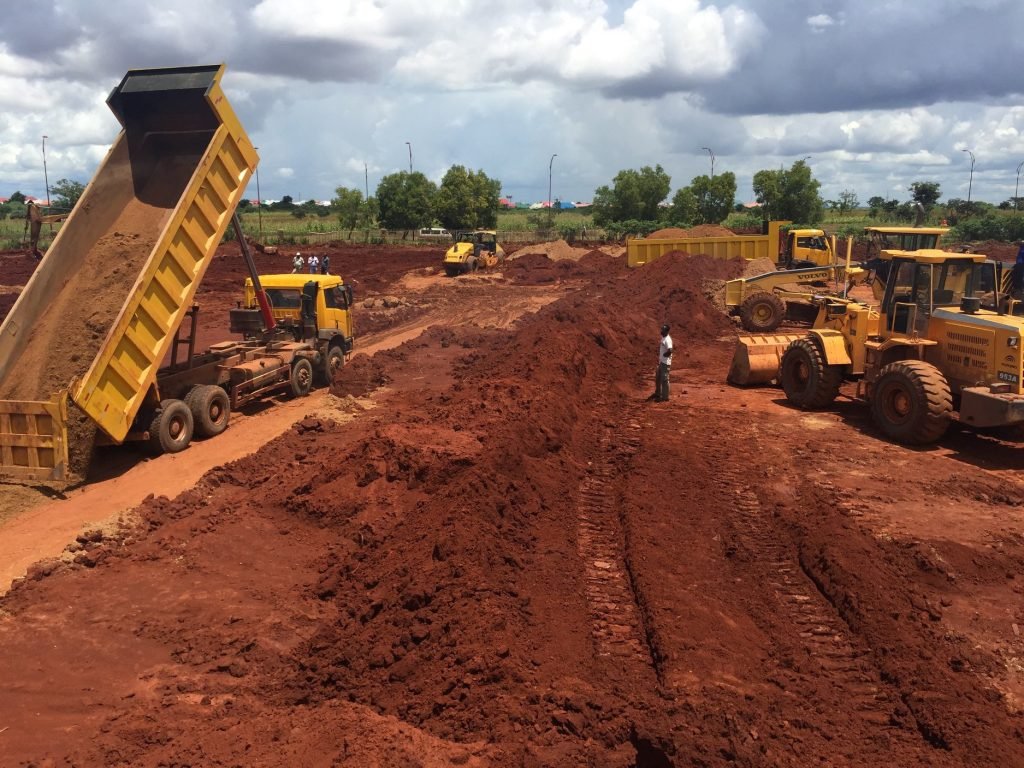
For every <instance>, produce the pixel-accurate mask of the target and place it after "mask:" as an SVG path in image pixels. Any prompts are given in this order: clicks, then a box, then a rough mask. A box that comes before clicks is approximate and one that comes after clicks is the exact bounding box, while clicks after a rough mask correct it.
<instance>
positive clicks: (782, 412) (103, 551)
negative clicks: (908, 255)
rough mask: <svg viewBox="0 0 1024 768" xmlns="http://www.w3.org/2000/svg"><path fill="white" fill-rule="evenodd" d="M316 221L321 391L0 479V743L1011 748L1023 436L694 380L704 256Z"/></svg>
mask: <svg viewBox="0 0 1024 768" xmlns="http://www.w3.org/2000/svg"><path fill="white" fill-rule="evenodd" d="M316 250H317V252H318V254H319V255H321V256H323V254H324V253H329V254H330V258H331V267H332V271H335V272H338V273H340V274H342V275H343V276H345V277H346V279H350V280H351V282H352V283H353V285H354V287H355V291H356V296H357V310H358V313H357V324H358V329H359V339H358V342H357V349H358V351H359V353H358V354H357V355H356V356H355V357H353V359H351V360H350V361H349V363H348V364H347V365H346V367H345V369H344V370H343V371H342V373H341V375H340V376H339V378H338V379H337V380H336V381H335V383H334V385H333V388H332V390H331V391H330V392H328V391H326V390H318V391H315V392H314V393H313V394H312V395H311V396H310V397H308V398H304V399H299V400H287V399H281V400H279V401H272V402H269V403H267V404H265V405H263V406H260V407H257V408H254V409H251V410H247V411H246V412H244V413H242V414H237V415H236V416H235V417H233V422H232V426H231V428H230V429H229V430H228V431H227V432H226V433H225V434H223V435H221V436H219V437H217V438H215V439H213V440H210V441H206V442H197V443H195V444H193V445H192V446H191V447H190V448H189V449H188V450H187V451H185V452H183V453H181V454H178V455H174V456H163V457H159V458H148V457H146V455H145V454H144V453H143V452H142V451H140V450H139V449H136V448H129V447H121V448H111V449H102V451H101V453H100V454H98V456H97V459H96V463H95V465H94V466H95V467H96V471H95V472H94V474H93V477H92V479H91V482H90V483H89V484H86V485H85V486H83V487H81V488H77V489H71V490H68V491H67V492H65V493H64V494H62V496H63V498H59V497H58V498H52V499H48V498H43V497H41V496H40V495H39V494H38V492H36V491H32V490H29V489H23V488H19V487H17V486H0V495H2V496H3V497H4V501H3V502H2V504H0V518H2V521H0V590H7V592H6V594H5V595H4V596H3V597H2V598H0V648H2V649H3V652H2V653H0V765H2V766H40V767H41V766H94V765H104V766H154V767H155V766H268V767H269V766H325V767H326V766H340V765H344V766H446V765H465V766H484V765H494V766H576V765H590V766H618V767H622V768H625V767H627V766H641V767H643V768H662V767H663V766H726V765H740V766H809V765H820V766H883V765H884V766H894V765H895V766H989V765H991V766H1024V715H1022V712H1024V638H1022V637H1021V627H1022V626H1024V601H1022V591H1024V516H1022V513H1021V510H1022V505H1024V483H1022V481H1021V473H1020V470H1021V469H1022V468H1024V443H1016V442H1012V441H1011V440H1009V439H1008V438H1007V437H1006V436H1004V435H996V434H980V433H976V432H970V431H966V430H962V429H959V428H956V427H954V428H953V429H952V430H951V431H950V433H949V435H948V436H947V437H945V438H944V439H943V440H942V441H941V442H940V443H939V444H938V445H937V446H934V447H928V448H919V449H914V448H906V447H901V446H897V445H893V444H891V443H888V442H886V441H884V440H883V439H882V438H881V437H880V435H879V434H878V432H877V431H876V430H875V428H874V427H873V426H872V424H871V421H870V417H869V413H868V409H866V408H865V407H864V406H863V405H862V404H861V403H859V402H857V401H855V400H853V399H852V394H853V392H852V391H845V390H844V396H843V397H842V398H841V399H840V400H839V401H838V402H837V403H836V404H835V405H834V407H831V408H829V409H827V410H825V411H822V412H816V413H806V412H801V411H798V410H795V409H793V408H791V407H789V406H788V405H787V404H786V402H785V399H784V397H783V396H782V393H781V391H780V390H778V389H776V388H772V387H760V388H750V389H738V388H734V387H730V386H728V385H727V384H726V383H725V373H726V371H727V369H728V365H729V361H730V358H731V355H732V350H733V344H734V339H735V336H736V333H737V330H736V326H735V324H734V322H733V321H731V320H730V319H728V318H726V317H725V316H724V315H723V314H722V313H721V312H719V311H717V310H716V309H715V307H714V305H713V304H712V303H711V302H710V301H709V300H708V297H707V296H706V293H707V290H706V289H707V287H708V285H714V284H715V282H714V281H719V280H722V279H724V278H727V277H730V276H732V275H735V274H739V273H740V271H741V265H740V264H738V263H733V262H725V261H714V260H710V259H706V258H700V257H698V258H688V257H684V256H679V255H670V256H666V257H664V258H662V259H660V260H659V261H657V262H655V263H653V264H650V265H647V266H645V267H643V268H642V269H639V270H632V271H631V270H628V269H627V268H626V267H625V265H624V263H623V259H622V258H621V257H617V256H612V255H609V254H608V253H604V252H600V251H594V252H590V253H586V254H585V255H582V258H577V257H579V256H580V255H581V253H582V252H581V251H574V252H572V253H569V252H568V251H565V249H562V250H563V251H565V252H563V253H561V254H560V255H567V256H571V258H564V259H554V260H553V259H552V258H549V257H548V256H544V255H533V254H531V246H523V247H522V248H520V250H519V251H518V252H517V253H516V255H517V256H518V258H516V259H515V260H513V261H511V262H509V263H508V264H507V265H506V266H505V267H504V268H503V270H502V271H501V272H493V273H486V272H484V273H477V274H473V275H467V276H462V277H458V278H454V279H452V278H446V277H444V275H443V273H442V272H440V270H439V268H438V267H439V264H440V258H441V253H442V251H443V249H441V248H425V249H416V248H392V249H390V250H386V251H385V250H383V249H380V248H375V247H372V246H365V247H363V246H359V247H356V246H346V247H331V248H321V249H316ZM535 250H542V249H535ZM544 252H546V253H551V249H550V248H549V249H547V250H546V251H544ZM291 255H292V253H290V252H289V253H287V254H281V255H278V256H274V257H267V256H258V259H259V260H260V264H259V266H260V269H261V271H265V272H274V271H285V270H287V269H288V264H289V262H290V257H291ZM552 255H555V254H554V253H552ZM33 263H34V262H32V261H31V260H30V259H28V258H27V257H24V256H21V255H18V254H0V285H3V286H11V287H12V288H11V290H9V291H8V293H7V294H5V293H4V292H3V291H4V289H3V288H0V300H3V299H4V298H5V296H6V295H9V294H10V293H12V292H16V287H17V286H18V285H21V284H23V283H24V281H25V280H26V279H27V277H28V275H29V274H30V273H31V265H32V264H33ZM244 274H245V272H244V268H243V266H242V263H241V259H240V258H239V257H238V252H237V249H236V248H233V247H230V246H228V247H225V248H223V249H222V250H221V252H220V254H219V255H218V257H217V258H216V259H215V260H214V262H213V265H212V266H211V268H210V271H209V273H208V275H207V278H206V279H205V280H204V284H203V287H202V289H201V293H200V295H199V297H198V303H199V304H200V305H201V306H202V311H201V313H200V323H201V324H200V334H199V336H200V340H201V342H202V341H205V342H212V341H219V340H222V339H223V338H226V310H227V308H228V307H230V306H233V305H234V302H235V301H236V300H237V299H238V298H239V297H240V285H241V282H242V280H243V278H244ZM663 322H668V323H670V324H671V326H672V335H673V338H674V340H675V344H676V349H677V353H676V360H675V364H674V367H673V371H672V396H671V399H670V401H669V402H667V403H654V402H650V401H649V400H648V396H649V395H650V393H651V391H652V390H653V373H654V363H655V362H656V354H657V342H658V335H657V329H658V327H659V326H660V325H661V324H662V323H663Z"/></svg>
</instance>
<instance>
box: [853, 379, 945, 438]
mask: <svg viewBox="0 0 1024 768" xmlns="http://www.w3.org/2000/svg"><path fill="white" fill-rule="evenodd" d="M952 411H953V396H952V394H951V393H950V391H949V383H948V382H947V381H946V377H945V376H943V375H942V373H941V372H940V371H939V369H938V368H936V367H935V366H934V365H931V364H930V363H925V362H923V361H921V360H900V361H898V362H895V363H889V365H887V366H885V367H884V368H883V369H882V370H881V372H880V373H879V375H878V380H877V381H876V382H875V387H874V390H873V392H872V395H871V415H872V416H873V417H874V420H875V424H877V425H878V428H879V429H881V430H882V432H884V433H885V435H886V437H889V438H890V439H892V440H895V441H896V442H898V443H906V444H907V445H925V444H927V443H934V442H935V441H936V440H938V439H939V438H940V437H942V436H943V435H944V434H945V433H946V429H948V428H949V420H950V417H951V415H952Z"/></svg>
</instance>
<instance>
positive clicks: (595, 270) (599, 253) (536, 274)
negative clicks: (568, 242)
mask: <svg viewBox="0 0 1024 768" xmlns="http://www.w3.org/2000/svg"><path fill="white" fill-rule="evenodd" d="M625 271H626V265H625V262H624V261H623V260H622V259H617V258H615V257H612V256H609V255H607V254H606V253H605V252H604V251H603V250H601V249H597V250H592V251H587V252H586V253H584V254H583V256H581V257H580V258H579V259H576V260H571V259H563V260H553V259H551V258H550V257H548V256H545V255H543V254H538V253H528V254H524V255H523V256H520V257H519V258H517V259H515V260H514V261H511V262H509V263H508V264H506V265H505V267H504V269H503V271H502V273H503V274H504V276H505V277H506V278H507V279H508V280H511V281H512V282H514V283H515V284H517V285H544V284H545V283H556V282H558V281H560V280H575V279H586V278H590V277H593V276H596V275H598V274H600V273H606V274H617V273H622V272H625Z"/></svg>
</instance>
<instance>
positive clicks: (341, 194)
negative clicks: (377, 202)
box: [331, 187, 373, 238]
mask: <svg viewBox="0 0 1024 768" xmlns="http://www.w3.org/2000/svg"><path fill="white" fill-rule="evenodd" d="M371 200H372V198H371V199H370V200H365V199H363V191H362V190H361V189H349V188H348V187H338V188H337V189H336V190H334V199H333V200H331V208H332V209H333V210H334V212H335V213H336V214H337V215H338V221H339V222H340V223H341V226H342V227H343V228H344V229H347V230H348V236H349V237H350V238H351V237H352V232H353V231H355V230H356V229H358V228H362V227H369V226H370V224H371V223H372V222H373V218H372V215H373V214H372V212H373V206H372V204H371Z"/></svg>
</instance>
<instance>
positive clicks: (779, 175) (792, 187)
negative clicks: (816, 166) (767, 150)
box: [754, 160, 825, 224]
mask: <svg viewBox="0 0 1024 768" xmlns="http://www.w3.org/2000/svg"><path fill="white" fill-rule="evenodd" d="M820 189H821V182H819V181H818V180H817V179H815V178H814V176H813V175H812V174H811V168H810V166H808V165H807V163H806V162H804V161H803V160H797V161H796V162H795V163H793V165H792V166H790V168H789V169H779V170H777V171H773V170H764V171H758V172H757V173H755V174H754V194H755V195H756V196H757V201H758V202H759V203H760V204H761V205H762V206H764V209H765V211H766V213H767V214H768V217H769V218H771V219H789V220H790V221H796V222H800V223H803V224H818V223H819V222H820V221H821V220H822V219H823V218H824V217H825V204H824V202H823V201H822V199H821V194H820V192H819V190H820Z"/></svg>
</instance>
